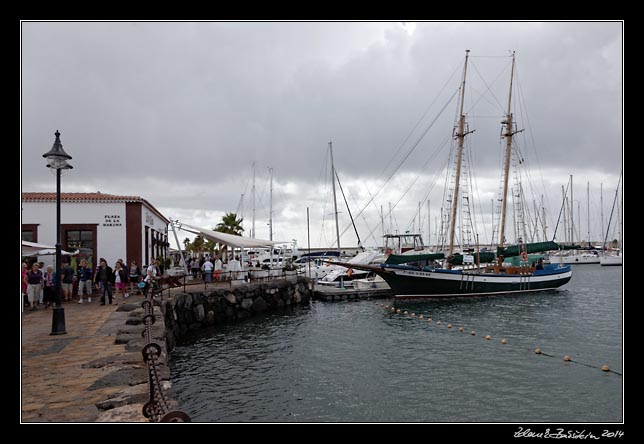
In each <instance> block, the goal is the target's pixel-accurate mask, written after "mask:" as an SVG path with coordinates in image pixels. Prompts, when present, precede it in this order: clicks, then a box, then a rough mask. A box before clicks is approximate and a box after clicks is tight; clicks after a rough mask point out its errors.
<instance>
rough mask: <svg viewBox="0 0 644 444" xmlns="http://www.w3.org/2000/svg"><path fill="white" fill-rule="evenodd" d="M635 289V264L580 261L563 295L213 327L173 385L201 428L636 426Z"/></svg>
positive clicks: (332, 305)
mask: <svg viewBox="0 0 644 444" xmlns="http://www.w3.org/2000/svg"><path fill="white" fill-rule="evenodd" d="M622 287H623V279H622V267H600V266H599V265H578V266H575V268H574V269H573V277H572V280H571V281H570V282H569V283H568V284H567V285H565V286H564V287H562V288H561V289H560V290H558V291H551V292H540V293H534V294H523V295H508V296H493V297H471V298H458V299H443V300H425V301H422V302H421V301H415V302H408V301H399V302H396V303H395V306H396V308H400V309H401V314H395V313H392V312H391V309H390V308H389V309H385V308H384V305H389V306H390V307H391V305H392V304H393V301H392V300H391V299H379V300H363V301H356V302H348V301H345V302H312V303H311V305H310V306H308V307H299V308H294V309H291V310H288V311H283V312H279V313H273V314H267V315H264V316H261V317H255V318H251V319H246V320H243V321H240V322H236V323H232V324H228V325H224V326H219V327H216V328H213V329H209V330H204V331H202V332H199V334H198V335H196V336H194V337H192V338H189V341H188V342H186V343H185V344H183V345H180V346H178V347H176V348H175V350H173V352H172V354H171V370H172V375H173V376H172V378H173V385H174V388H175V391H176V392H177V396H178V401H179V403H180V405H181V408H182V409H183V410H184V411H185V412H186V413H188V414H189V415H190V416H191V418H192V420H193V421H195V422H450V423H454V422H467V423H471V422H475V423H476V422H510V423H541V422H543V423H564V422H574V423H586V422H589V423H614V422H622V421H623V376H622V373H623V369H622V365H623V290H622ZM405 310H407V311H408V314H407V315H404V314H403V312H404V311H405ZM412 313H414V314H416V316H412ZM420 315H423V319H422V320H421V319H419V317H420ZM429 317H431V319H432V321H431V322H428V321H427V318H429ZM439 321H440V324H439ZM448 324H451V325H452V327H451V328H448ZM460 327H462V328H463V331H459V328H460ZM472 332H474V334H472ZM487 335H489V336H490V339H486V336H487ZM502 339H505V340H506V343H505V344H502V342H501V340H502ZM537 348H539V349H541V350H542V352H543V353H542V354H536V353H535V352H534V351H535V349H537ZM566 355H567V356H569V357H570V359H571V360H570V361H568V362H566V361H564V359H563V357H564V356H566ZM604 365H607V366H608V367H609V368H610V371H608V372H606V371H602V370H601V367H602V366H604Z"/></svg>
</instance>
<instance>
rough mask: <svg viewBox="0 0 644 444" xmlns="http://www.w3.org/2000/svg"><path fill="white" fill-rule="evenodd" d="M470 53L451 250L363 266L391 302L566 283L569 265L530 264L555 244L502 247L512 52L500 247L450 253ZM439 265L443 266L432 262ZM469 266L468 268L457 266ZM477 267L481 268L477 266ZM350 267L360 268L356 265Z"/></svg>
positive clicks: (460, 153)
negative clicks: (514, 260) (383, 285)
mask: <svg viewBox="0 0 644 444" xmlns="http://www.w3.org/2000/svg"><path fill="white" fill-rule="evenodd" d="M468 57H469V50H466V54H465V67H464V70H463V79H462V84H461V91H460V95H461V97H460V112H459V120H458V129H457V130H456V132H455V134H454V135H455V136H456V138H457V140H458V148H457V157H456V181H455V188H454V195H453V198H452V199H451V206H452V208H451V216H452V217H451V221H450V227H449V228H450V229H449V249H448V250H447V256H446V255H445V253H433V254H417V255H408V256H404V255H393V254H392V255H390V256H389V257H388V258H387V260H386V261H385V263H384V264H382V265H380V266H377V265H374V266H365V267H362V268H363V269H369V270H372V271H374V272H375V273H376V274H378V275H380V276H381V277H382V278H383V279H384V280H385V281H386V282H387V284H389V286H390V287H391V290H392V292H393V294H394V297H395V298H398V299H416V298H426V297H455V296H474V295H495V294H506V293H523V292H534V291H543V290H549V289H554V288H558V287H561V286H562V285H564V284H566V283H567V282H568V281H570V278H571V277H572V270H571V267H570V265H562V264H541V263H538V264H536V265H530V264H529V263H528V253H536V252H543V251H550V250H557V249H560V248H561V247H559V246H558V245H557V244H556V243H555V242H538V243H530V244H527V243H521V244H519V245H514V246H505V227H506V210H507V208H506V207H507V205H506V204H507V196H508V176H509V175H508V172H509V168H510V160H511V155H512V137H513V135H514V134H516V133H517V132H519V131H517V130H515V128H514V123H513V115H512V113H511V108H510V105H511V99H512V81H513V77H514V67H515V60H514V53H512V69H511V76H510V94H509V98H508V108H507V113H506V115H505V118H504V119H503V121H502V122H501V123H502V125H503V129H504V132H503V136H504V138H505V143H506V147H505V148H506V149H505V163H504V176H503V195H502V199H501V226H500V235H499V244H498V248H497V251H496V254H494V253H492V252H480V251H479V252H477V253H475V254H467V255H462V254H458V253H455V252H454V236H455V226H456V215H457V210H458V201H459V176H460V173H461V161H462V157H463V146H464V140H465V136H466V135H467V134H469V133H471V132H472V131H466V122H465V114H464V112H463V98H464V95H465V78H466V74H467V62H468ZM513 256H519V257H520V258H521V262H520V265H519V266H509V265H507V264H505V263H504V258H509V257H513ZM441 259H442V260H443V262H442V264H439V263H437V262H436V261H439V260H441ZM467 263H469V264H472V266H471V267H468V266H465V267H462V266H461V265H464V264H467ZM481 264H484V265H483V266H481ZM354 268H359V267H358V266H354Z"/></svg>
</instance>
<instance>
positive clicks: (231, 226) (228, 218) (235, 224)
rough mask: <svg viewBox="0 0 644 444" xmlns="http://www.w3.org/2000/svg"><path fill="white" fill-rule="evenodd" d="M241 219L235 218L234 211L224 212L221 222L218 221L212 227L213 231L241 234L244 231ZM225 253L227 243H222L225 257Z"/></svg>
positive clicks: (226, 251)
mask: <svg viewBox="0 0 644 444" xmlns="http://www.w3.org/2000/svg"><path fill="white" fill-rule="evenodd" d="M243 221H244V219H243V218H242V219H237V214H236V213H226V214H225V215H224V217H222V218H221V222H219V223H218V224H217V226H216V227H215V228H214V231H219V232H220V233H227V234H234V235H236V236H241V234H242V232H243V231H244V227H242V226H241V223H242V222H243ZM226 253H228V245H224V247H223V248H222V255H223V257H226Z"/></svg>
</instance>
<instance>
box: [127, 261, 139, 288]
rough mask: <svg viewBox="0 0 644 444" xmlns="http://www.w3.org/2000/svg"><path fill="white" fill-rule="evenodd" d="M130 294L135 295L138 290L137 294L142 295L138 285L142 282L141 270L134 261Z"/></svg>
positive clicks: (131, 270) (131, 267) (131, 271)
mask: <svg viewBox="0 0 644 444" xmlns="http://www.w3.org/2000/svg"><path fill="white" fill-rule="evenodd" d="M129 273H130V276H129V278H130V293H134V291H135V290H136V294H140V293H141V290H139V289H138V287H137V284H138V283H139V281H140V280H141V269H140V268H139V265H138V264H137V263H136V261H132V262H131V263H130V269H129Z"/></svg>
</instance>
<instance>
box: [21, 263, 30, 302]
mask: <svg viewBox="0 0 644 444" xmlns="http://www.w3.org/2000/svg"><path fill="white" fill-rule="evenodd" d="M28 271H29V265H27V263H26V262H23V263H22V272H21V273H20V286H21V291H22V308H23V310H24V308H25V305H27V306H29V299H28V298H27V286H28V284H27V281H26V280H25V277H26V276H27V272H28Z"/></svg>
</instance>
